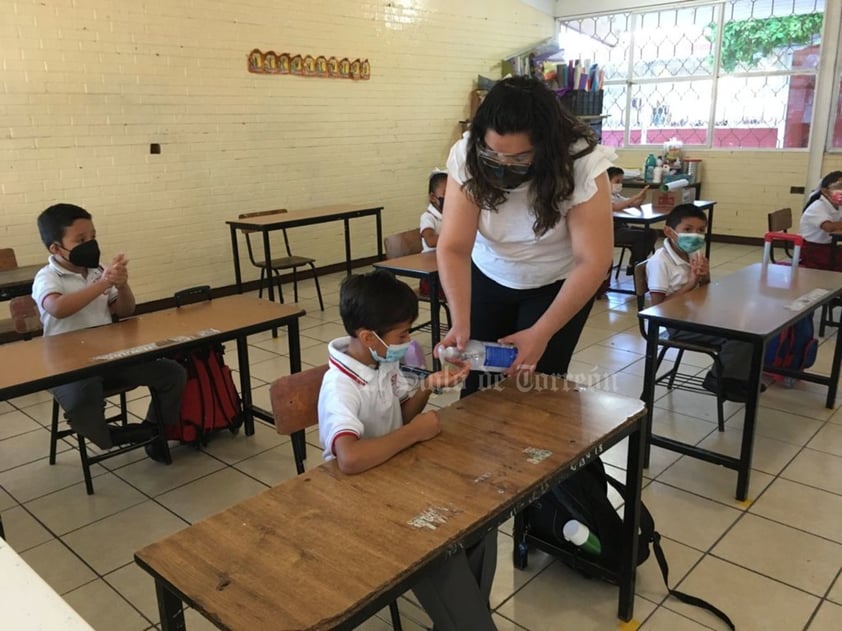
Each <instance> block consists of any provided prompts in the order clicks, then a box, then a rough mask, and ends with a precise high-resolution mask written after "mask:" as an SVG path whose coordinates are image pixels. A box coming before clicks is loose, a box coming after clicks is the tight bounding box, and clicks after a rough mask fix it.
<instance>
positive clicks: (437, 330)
mask: <svg viewBox="0 0 842 631" xmlns="http://www.w3.org/2000/svg"><path fill="white" fill-rule="evenodd" d="M428 278H429V279H430V328H431V329H432V330H431V332H430V337H431V338H432V342H433V348H432V350H433V352H435V350H436V346H438V344H439V342H440V341H441V318H440V317H439V309H440V308H441V304H440V303H439V275H438V274H430V275H429V276H428ZM433 370H434V371H438V370H441V361H439V359H438V358H437V357H436V356H435V354H434V355H433Z"/></svg>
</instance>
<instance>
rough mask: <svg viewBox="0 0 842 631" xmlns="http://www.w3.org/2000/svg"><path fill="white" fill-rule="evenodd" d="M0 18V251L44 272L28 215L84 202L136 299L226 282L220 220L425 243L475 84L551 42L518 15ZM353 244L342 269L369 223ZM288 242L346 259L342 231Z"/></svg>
mask: <svg viewBox="0 0 842 631" xmlns="http://www.w3.org/2000/svg"><path fill="white" fill-rule="evenodd" d="M0 11H1V12H2V14H3V15H4V18H3V22H2V25H0V59H2V63H0V85H2V86H3V94H2V97H0V114H2V120H3V125H2V138H0V156H2V171H0V190H2V204H1V205H0V216H2V229H0V247H14V248H15V250H16V252H17V254H18V260H19V262H20V263H37V262H40V261H42V260H44V258H45V256H46V254H45V251H44V249H43V245H41V244H40V243H39V242H38V238H37V233H36V229H35V217H36V216H37V214H38V212H40V211H41V210H42V209H43V208H45V207H46V206H48V205H50V204H52V203H55V202H57V201H68V202H73V203H77V204H80V205H82V206H84V207H86V208H88V209H89V210H90V211H91V212H92V213H93V214H94V219H95V223H96V227H97V230H98V233H99V239H100V242H101V245H102V248H103V251H104V255H107V256H110V255H112V254H114V253H115V252H118V251H124V252H126V253H127V255H128V257H129V258H130V261H131V262H130V267H129V269H130V274H131V280H132V285H133V288H134V290H135V293H136V294H137V297H138V299H139V300H140V301H145V300H152V299H157V298H162V297H166V296H169V295H171V294H172V292H173V291H175V290H177V289H179V288H183V287H185V286H190V285H195V284H202V283H209V284H211V285H213V286H215V287H219V286H224V285H228V284H231V283H233V272H232V264H231V253H230V241H229V236H228V231H227V226H225V225H224V221H225V220H226V219H228V218H232V217H233V216H235V215H236V214H237V213H239V212H246V211H251V210H265V209H270V208H278V207H285V208H288V209H297V208H306V207H312V206H317V205H323V204H332V203H337V202H354V203H377V204H381V205H383V206H385V212H384V216H383V223H384V232H385V234H389V233H390V232H395V231H398V230H403V229H407V228H411V227H413V226H415V225H417V220H418V215H419V214H420V213H421V211H422V210H423V209H424V207H425V205H426V178H427V175H428V174H429V171H430V169H431V168H432V167H435V166H443V165H444V163H445V159H446V156H447V151H448V149H449V147H450V145H451V144H452V142H453V141H454V140H455V139H456V138H457V137H458V134H459V126H458V120H460V119H462V118H465V117H466V116H467V113H468V112H467V108H468V97H469V93H470V91H471V89H472V88H473V82H474V80H475V78H476V75H477V74H478V73H482V74H485V75H489V76H495V77H496V76H499V59H500V58H501V57H502V56H503V55H505V54H506V53H510V52H513V51H516V50H518V49H521V48H524V47H527V46H529V45H532V44H534V43H536V42H538V41H540V40H542V39H544V38H546V37H548V36H550V35H552V34H553V32H554V24H553V19H552V18H551V17H549V16H548V15H546V14H544V13H542V12H540V11H538V10H536V9H534V8H532V7H530V6H527V5H526V4H524V3H522V2H520V1H519V0H494V1H489V0H460V1H459V2H452V1H449V0H425V1H424V2H420V1H412V0H370V1H367V2H358V3H354V2H336V1H335V0H310V1H309V2H290V1H287V0H283V1H278V0H240V1H229V2H211V1H202V0H193V1H191V2H173V1H171V0H147V1H145V2H142V3H138V2H130V1H128V0H110V1H106V0H54V1H50V2H41V1H39V0H16V1H14V2H12V1H9V0H0ZM253 48H260V49H261V50H264V51H265V50H268V49H273V50H275V51H276V52H279V53H280V52H292V53H301V54H308V53H309V54H312V55H313V56H316V55H320V54H323V55H326V56H331V55H335V56H337V57H338V58H341V57H345V56H347V57H349V58H351V59H354V58H357V57H360V58H368V59H369V60H370V62H371V68H372V77H371V80H370V81H360V82H353V81H349V80H338V79H336V80H334V79H316V78H301V77H292V76H260V75H253V74H249V73H247V72H246V57H247V54H248V53H249V51H250V50H252V49H253ZM150 143H160V145H161V150H162V151H161V154H160V155H150V147H149V145H150ZM352 226H353V233H352V234H353V244H354V256H355V257H365V256H371V255H373V254H374V253H375V252H376V250H375V243H374V222H373V220H371V219H363V220H358V221H356V222H352ZM291 240H292V243H293V247H294V250H295V251H296V252H297V253H304V254H308V255H311V256H314V257H315V258H316V259H317V264H318V265H320V266H321V265H327V264H331V263H337V262H340V261H342V260H344V252H343V247H342V224H341V222H340V223H333V224H324V225H322V226H318V227H314V228H306V229H295V230H294V231H293V232H292V233H291ZM256 277H257V274H256V273H252V271H251V269H249V271H248V275H247V278H256Z"/></svg>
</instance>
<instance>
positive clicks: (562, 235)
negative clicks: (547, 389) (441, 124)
mask: <svg viewBox="0 0 842 631" xmlns="http://www.w3.org/2000/svg"><path fill="white" fill-rule="evenodd" d="M614 157H615V155H614V152H613V151H612V150H610V149H608V148H606V147H602V146H600V145H598V144H597V141H596V138H595V137H594V134H593V132H592V131H591V129H590V127H588V126H587V125H585V124H584V123H582V122H581V121H579V120H578V119H577V118H575V117H574V116H572V115H571V114H569V113H567V112H566V111H565V110H563V109H562V108H561V106H560V104H559V101H558V98H557V97H556V95H555V94H554V93H553V92H551V91H550V90H549V89H548V88H546V87H545V86H544V85H543V84H542V83H541V82H540V81H537V80H534V79H528V78H522V77H516V78H511V79H504V80H502V81H500V82H498V83H497V84H496V85H495V86H494V87H493V88H492V89H491V91H489V93H488V95H487V96H486V98H485V100H484V101H483V103H482V104H481V105H480V107H479V109H478V110H477V113H476V116H475V117H474V119H473V121H472V122H471V129H470V131H469V132H468V133H466V134H465V136H464V137H463V138H462V139H461V140H459V141H458V142H457V143H456V144H455V145H454V146H453V148H452V149H451V151H450V157H449V158H448V161H447V170H448V185H447V193H446V198H445V206H446V207H447V213H444V219H443V222H442V226H441V233H440V235H439V241H438V247H437V260H438V269H439V274H440V276H441V280H442V284H443V287H444V292H445V294H446V295H447V298H448V304H449V306H450V311H451V314H452V321H453V326H452V328H451V329H450V332H449V333H448V334H447V335H446V336H445V338H444V340H442V345H443V346H456V347H458V348H459V349H462V348H463V347H464V345H465V343H466V342H467V341H468V339H469V338H473V339H478V340H486V341H500V342H505V343H510V344H514V345H515V346H516V347H517V350H518V354H517V358H516V359H515V363H514V364H513V366H512V368H510V369H509V371H508V373H507V374H509V375H512V374H516V373H517V372H532V371H534V370H538V371H539V372H543V373H548V374H558V375H564V374H565V373H566V372H567V368H568V366H569V364H570V358H571V356H572V355H573V350H574V349H575V347H576V343H577V342H578V340H579V336H580V334H581V332H582V328H583V327H584V325H585V321H586V320H587V317H588V313H589V312H590V309H591V306H592V304H593V298H594V295H595V293H596V291H597V289H598V288H599V286H600V284H601V283H602V281H603V279H604V278H605V273H606V270H607V269H609V267H610V265H611V262H612V259H613V221H612V214H611V185H610V183H609V181H608V176H607V175H606V171H607V169H608V167H610V166H611V160H613V159H614ZM479 385H480V384H479V377H478V374H477V373H472V374H471V377H469V379H468V380H467V381H466V382H465V389H464V390H463V394H467V393H470V392H473V391H475V390H476V389H478V387H479Z"/></svg>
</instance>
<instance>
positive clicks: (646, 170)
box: [643, 153, 657, 182]
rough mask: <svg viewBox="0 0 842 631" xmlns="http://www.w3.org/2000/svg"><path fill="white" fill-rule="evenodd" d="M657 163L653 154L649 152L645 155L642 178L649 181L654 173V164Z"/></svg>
mask: <svg viewBox="0 0 842 631" xmlns="http://www.w3.org/2000/svg"><path fill="white" fill-rule="evenodd" d="M656 164H657V160H656V159H655V154H654V153H650V154H649V155H648V156H647V157H646V162H644V163H643V179H644V181H646V182H651V181H652V178H653V176H654V175H655V165H656Z"/></svg>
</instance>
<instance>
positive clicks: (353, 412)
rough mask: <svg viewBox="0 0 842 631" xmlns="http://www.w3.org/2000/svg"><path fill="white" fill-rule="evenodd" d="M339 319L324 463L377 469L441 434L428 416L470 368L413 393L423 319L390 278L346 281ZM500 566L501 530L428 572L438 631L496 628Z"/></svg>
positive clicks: (326, 405) (408, 292)
mask: <svg viewBox="0 0 842 631" xmlns="http://www.w3.org/2000/svg"><path fill="white" fill-rule="evenodd" d="M339 312H340V315H341V316H342V322H343V324H344V325H345V329H346V330H347V332H348V335H349V336H348V337H341V338H338V339H335V340H333V341H332V342H330V344H329V345H328V354H329V357H330V360H329V364H330V367H329V369H328V371H327V373H326V374H325V377H324V380H323V382H322V388H321V391H320V393H319V439H320V441H321V444H322V446H323V447H324V457H325V459H326V460H333V459H334V458H335V459H336V461H337V464H338V466H339V469H340V470H341V471H342V472H344V473H349V474H351V473H360V472H362V471H365V470H367V469H371V468H373V467H376V466H378V465H380V464H382V463H384V462H386V461H387V460H389V459H390V458H391V457H392V456H394V455H396V454H397V453H399V452H401V451H403V450H404V449H406V448H407V447H410V446H411V445H414V444H415V443H417V442H422V441H425V440H429V439H431V438H433V437H435V436H436V434H438V433H439V431H440V430H439V420H438V415H437V413H436V412H435V411H433V410H430V411H427V412H424V411H423V409H424V406H425V405H426V404H427V400H428V398H429V396H430V391H431V390H432V389H434V388H445V387H450V386H455V385H456V384H458V383H461V382H462V381H463V380H464V378H465V377H466V376H467V374H468V372H469V369H470V366H469V365H468V364H467V363H464V362H461V363H460V365H459V366H458V369H457V370H456V371H454V372H448V371H441V372H436V373H433V374H431V375H429V376H427V377H426V378H425V379H424V381H423V382H422V384H421V387H420V388H419V389H418V390H416V391H414V392H413V388H412V386H411V385H410V384H409V383H408V381H407V379H406V378H405V377H404V376H403V375H402V374H401V372H400V368H399V366H398V362H399V361H400V360H401V358H402V357H403V354H404V353H405V352H406V348H407V346H408V345H409V342H410V336H409V328H410V326H411V325H412V322H413V321H414V320H415V319H416V318H417V317H418V299H417V298H416V296H415V292H413V291H412V289H411V288H410V287H409V286H408V285H407V284H406V283H403V282H401V281H399V280H397V279H396V278H395V277H394V276H392V274H390V273H389V272H386V271H383V270H378V271H374V272H371V273H368V274H363V275H354V276H349V277H348V278H346V279H345V280H344V281H343V283H342V286H341V288H340V293H339ZM496 563H497V534H496V530H495V531H494V532H492V533H491V534H489V535H488V536H486V538H485V539H484V540H483V541H481V542H480V543H479V544H477V545H476V546H473V547H472V548H469V549H468V550H463V551H461V552H459V553H457V554H455V555H454V556H452V557H450V558H448V560H447V561H446V562H444V563H443V564H440V565H435V566H434V567H433V568H432V569H430V570H428V571H426V572H425V573H424V574H423V575H422V577H421V578H420V579H419V580H418V581H417V583H416V584H415V585H414V586H413V588H412V589H413V591H414V592H415V595H416V596H417V597H418V600H419V602H420V603H421V605H422V606H423V607H424V609H425V610H426V611H427V613H428V615H429V616H430V618H432V620H433V623H434V624H435V628H436V630H437V631H464V630H465V629H471V630H472V631H485V630H491V629H494V628H495V627H494V623H493V622H492V619H491V613H490V611H489V605H488V599H489V594H490V593H491V583H492V580H493V578H494V571H495V568H496Z"/></svg>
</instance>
